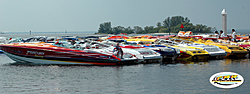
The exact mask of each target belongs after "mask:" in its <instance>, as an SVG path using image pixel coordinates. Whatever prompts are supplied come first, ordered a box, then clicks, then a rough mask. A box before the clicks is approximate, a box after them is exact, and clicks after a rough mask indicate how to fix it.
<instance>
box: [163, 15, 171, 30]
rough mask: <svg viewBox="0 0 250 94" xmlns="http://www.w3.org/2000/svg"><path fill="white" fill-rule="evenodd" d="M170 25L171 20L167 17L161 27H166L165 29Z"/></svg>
mask: <svg viewBox="0 0 250 94" xmlns="http://www.w3.org/2000/svg"><path fill="white" fill-rule="evenodd" d="M170 24H171V19H170V17H168V18H167V19H165V20H164V21H163V26H164V27H166V28H168V27H170Z"/></svg>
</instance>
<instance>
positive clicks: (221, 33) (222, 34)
mask: <svg viewBox="0 0 250 94" xmlns="http://www.w3.org/2000/svg"><path fill="white" fill-rule="evenodd" d="M222 37H226V36H225V35H224V32H223V31H222V30H220V36H219V38H222Z"/></svg>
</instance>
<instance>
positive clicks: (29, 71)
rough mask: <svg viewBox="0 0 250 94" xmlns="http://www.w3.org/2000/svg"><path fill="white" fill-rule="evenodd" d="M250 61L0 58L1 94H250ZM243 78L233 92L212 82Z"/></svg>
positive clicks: (0, 56)
mask: <svg viewBox="0 0 250 94" xmlns="http://www.w3.org/2000/svg"><path fill="white" fill-rule="evenodd" d="M249 68H250V59H222V60H209V61H207V62H165V63H163V64H139V65H130V66H58V65H49V66H41V65H22V64H16V63H15V62H14V61H12V60H10V59H9V58H8V57H7V56H5V55H4V54H0V93H1V94H13V93H18V94H22V93H23V94H27V93H46V94H47V93H52V94H57V93H65V94H69V93H81V94H86V93H94V94H96V93H133V94H134V93H140V94H142V93H147V94H155V93H171V94H172V93H191V94H193V93H198V94H201V93H224V94H233V93H237V94H247V93H248V94H249V93H250V88H249V87H250V82H249V80H250V74H249V73H250V69H249ZM224 71H230V72H236V73H239V74H240V75H242V76H243V77H244V79H245V81H244V83H243V84H242V85H241V86H240V87H237V88H234V89H220V88H216V87H214V86H212V85H211V84H210V82H209V78H210V76H211V75H213V74H215V73H217V72H224Z"/></svg>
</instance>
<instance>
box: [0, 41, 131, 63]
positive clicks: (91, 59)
mask: <svg viewBox="0 0 250 94" xmlns="http://www.w3.org/2000/svg"><path fill="white" fill-rule="evenodd" d="M0 48H1V50H2V51H3V52H4V54H6V55H7V56H8V57H9V58H11V59H12V60H14V61H16V62H21V63H34V64H66V65H72V64H73V65H119V64H122V63H124V62H123V60H121V59H120V58H117V57H116V56H114V55H113V54H108V53H100V52H96V51H91V50H76V49H70V48H64V47H58V46H54V45H51V44H47V43H13V44H2V45H0ZM130 63H131V62H130Z"/></svg>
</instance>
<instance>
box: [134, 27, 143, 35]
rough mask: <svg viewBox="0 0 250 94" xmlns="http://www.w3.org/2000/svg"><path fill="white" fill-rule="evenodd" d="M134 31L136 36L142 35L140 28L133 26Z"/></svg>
mask: <svg viewBox="0 0 250 94" xmlns="http://www.w3.org/2000/svg"><path fill="white" fill-rule="evenodd" d="M134 31H135V33H136V34H143V33H144V30H143V29H142V28H141V27H140V26H134Z"/></svg>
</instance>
